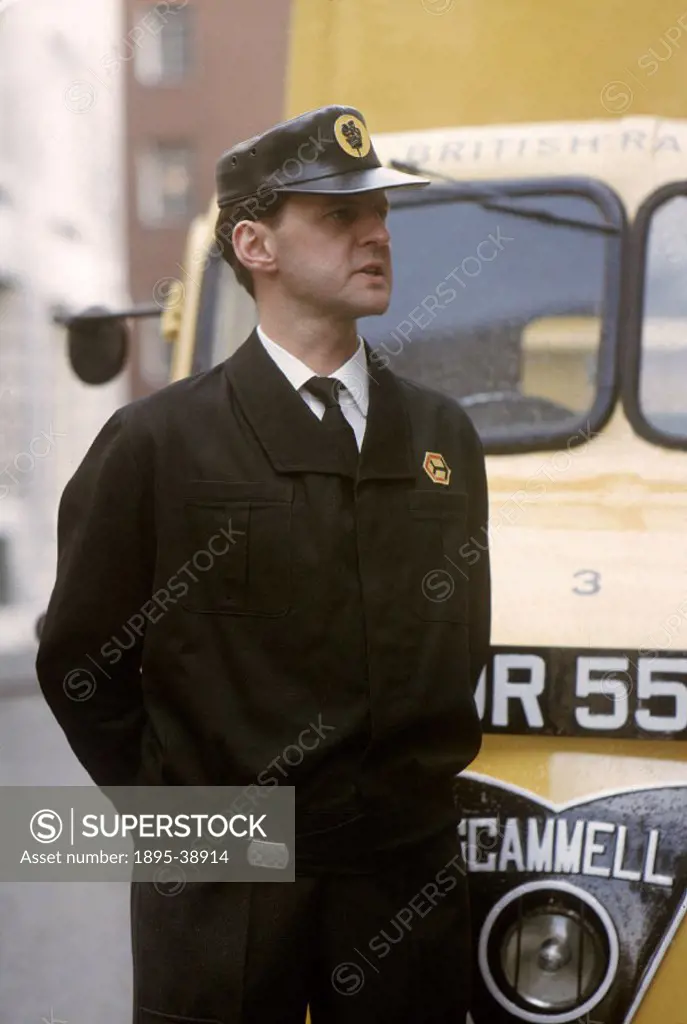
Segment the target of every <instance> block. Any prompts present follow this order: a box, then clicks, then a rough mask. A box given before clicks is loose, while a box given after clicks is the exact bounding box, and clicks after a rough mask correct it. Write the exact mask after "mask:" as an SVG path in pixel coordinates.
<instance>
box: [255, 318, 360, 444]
mask: <svg viewBox="0 0 687 1024" xmlns="http://www.w3.org/2000/svg"><path fill="white" fill-rule="evenodd" d="M257 332H258V337H259V338H260V341H261V342H262V344H263V346H264V347H265V349H266V351H267V352H268V354H269V355H270V356H271V357H272V359H273V360H274V361H275V363H276V364H277V366H278V367H279V369H280V370H281V371H282V373H283V374H284V375H285V377H286V378H287V380H289V381H290V383H291V384H292V385H293V387H294V388H295V389H296V391H297V392H298V394H299V395H300V396H301V398H302V399H303V401H304V402H305V403H306V405H307V406H308V407H309V408H310V409H312V411H313V412H314V413H315V415H316V416H317V418H318V419H320V420H321V419H322V417H323V416H324V410H325V406H324V403H323V402H322V401H321V399H319V398H316V397H315V395H311V394H310V392H309V391H306V390H305V389H304V388H303V385H304V384H305V383H307V381H309V380H310V378H311V377H313V376H318V377H319V376H321V374H316V373H315V371H314V370H312V369H311V368H310V367H309V366H308V365H307V364H306V363H304V362H303V361H302V360H301V359H298V358H297V357H296V356H294V355H292V354H291V352H287V350H286V349H285V348H282V346H281V345H278V344H277V343H276V341H272V339H271V338H268V337H267V335H266V334H265V332H264V331H263V329H262V328H261V327H260V325H259V324H258V327H257ZM328 376H329V377H332V378H335V379H336V380H340V381H341V383H342V384H345V386H346V388H347V389H348V390H347V391H346V392H343V393H342V394H341V395H340V396H339V398H340V406H341V412H342V413H343V414H344V416H345V417H346V419H347V420H348V422H349V423H350V425H351V427H352V428H353V433H354V434H355V440H356V443H357V445H358V451H360V449H361V448H362V446H363V437H364V436H365V422H366V420H367V409H368V405H369V399H370V382H369V380H368V372H367V358H366V355H365V346H364V345H363V339H362V338H361V337H360V336H358V347H357V349H356V350H355V352H354V354H353V355H352V356H351V358H350V359H347V360H346V362H345V363H344V364H343V366H340V367H339V369H338V370H334V372H333V373H330V374H328Z"/></svg>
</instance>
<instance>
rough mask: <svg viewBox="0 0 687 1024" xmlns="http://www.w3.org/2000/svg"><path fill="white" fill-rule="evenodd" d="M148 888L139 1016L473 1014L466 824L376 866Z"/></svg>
mask: <svg viewBox="0 0 687 1024" xmlns="http://www.w3.org/2000/svg"><path fill="white" fill-rule="evenodd" d="M137 884H138V886H139V887H140V896H139V898H138V900H137V901H136V900H135V901H134V904H135V905H136V904H137V912H138V913H139V914H140V913H141V911H142V910H144V914H143V917H142V919H141V920H140V921H139V923H138V925H135V926H134V933H133V934H134V959H135V990H136V993H135V998H136V1007H137V1009H136V1014H135V1017H134V1024H166V1022H167V1021H169V1024H175V1018H176V1021H178V1022H179V1024H182V1022H183V1024H195V1022H196V1021H198V1022H201V1021H202V1022H203V1024H206V1022H207V1024H209V1022H213V1024H214V1022H218V1024H305V1018H306V1007H307V1006H308V1005H309V1006H310V1013H311V1018H312V1024H349V1022H350V1024H353V1022H355V1024H373V1022H374V1024H387V1022H388V1024H464V1021H465V1015H466V1012H467V1010H468V1009H469V1002H470V974H471V960H472V953H471V934H470V924H469V905H468V893H467V879H466V876H465V868H464V862H463V860H462V857H461V854H460V850H459V846H458V840H457V837H456V831H455V827H453V828H452V829H451V830H450V832H448V833H444V834H443V835H441V836H438V837H435V838H434V839H432V840H428V841H425V842H423V843H422V844H420V845H417V846H415V847H412V848H407V849H405V850H403V851H402V852H396V853H394V854H390V855H389V856H388V862H387V864H386V867H385V869H384V870H383V871H378V872H376V873H374V874H357V875H354V874H347V875H342V874H336V875H334V874H332V875H330V874H321V875H319V876H316V877H308V876H302V877H297V878H296V881H295V882H294V883H276V882H262V883H226V884H217V885H215V884H214V883H204V884H203V883H201V884H196V885H195V886H188V887H187V890H191V891H192V890H195V894H192V892H191V891H188V892H187V890H184V891H182V892H181V893H179V894H178V895H177V896H174V897H164V896H160V895H159V893H157V892H156V891H155V890H154V889H153V887H152V885H149V884H146V883H137ZM200 890H203V892H202V893H201V892H200ZM189 900H191V901H192V902H193V904H194V906H193V909H192V913H191V916H190V917H189V915H188V912H189V911H190V910H191V906H190V904H189ZM151 901H152V902H151ZM160 901H166V903H165V904H163V905H160ZM155 902H157V904H158V914H157V915H156V914H154V913H153V914H152V915H151V911H153V909H154V907H153V904H154V903H155ZM184 904H186V907H184ZM156 918H157V920H156ZM151 925H152V927H151ZM179 1018H181V1021H179Z"/></svg>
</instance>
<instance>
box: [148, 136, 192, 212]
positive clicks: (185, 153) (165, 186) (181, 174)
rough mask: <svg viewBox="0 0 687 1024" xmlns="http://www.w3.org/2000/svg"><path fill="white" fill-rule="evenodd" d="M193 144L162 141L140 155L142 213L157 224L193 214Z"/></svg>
mask: <svg viewBox="0 0 687 1024" xmlns="http://www.w3.org/2000/svg"><path fill="white" fill-rule="evenodd" d="M191 160H192V153H191V148H190V146H187V145H183V144H180V143H169V142H158V143H155V144H153V145H152V146H150V147H149V148H148V149H146V150H145V151H144V152H142V153H141V154H140V156H139V159H138V167H137V176H138V217H139V220H140V221H141V223H143V224H149V225H154V226H159V225H166V224H175V223H179V222H184V221H186V220H187V219H188V218H189V217H190V216H191V215H192V212H193V211H192V194H191V178H192V175H191Z"/></svg>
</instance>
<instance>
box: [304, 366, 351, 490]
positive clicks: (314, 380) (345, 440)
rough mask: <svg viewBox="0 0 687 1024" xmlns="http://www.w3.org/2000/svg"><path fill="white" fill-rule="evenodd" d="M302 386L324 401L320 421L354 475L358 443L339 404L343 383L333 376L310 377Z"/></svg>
mask: <svg viewBox="0 0 687 1024" xmlns="http://www.w3.org/2000/svg"><path fill="white" fill-rule="evenodd" d="M303 387H304V388H305V389H306V391H309V392H310V393H311V394H312V395H314V396H315V397H316V398H319V399H320V401H321V402H323V403H324V416H323V417H322V423H323V425H324V427H325V428H326V429H327V430H328V431H329V432H330V434H331V435H332V437H333V438H334V440H335V442H336V443H337V444H338V445H339V448H340V449H341V451H342V452H343V455H344V458H345V460H346V462H345V464H346V467H347V469H349V470H350V472H351V473H352V474H353V476H355V475H356V473H357V468H358V456H359V452H358V444H357V442H356V439H355V433H354V431H353V427H352V426H351V425H350V423H349V422H348V420H347V419H346V417H345V416H344V414H343V412H342V411H341V406H340V404H339V396H340V395H341V393H342V392H344V391H345V392H347V389H346V386H345V384H342V383H341V381H340V380H336V379H335V378H334V377H311V378H310V380H308V381H306V383H305V384H304V385H303ZM347 393H348V392H347Z"/></svg>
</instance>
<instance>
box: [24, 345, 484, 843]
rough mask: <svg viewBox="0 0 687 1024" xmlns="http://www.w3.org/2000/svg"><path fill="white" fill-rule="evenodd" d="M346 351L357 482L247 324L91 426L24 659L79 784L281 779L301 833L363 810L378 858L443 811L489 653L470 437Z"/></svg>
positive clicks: (440, 404)
mask: <svg viewBox="0 0 687 1024" xmlns="http://www.w3.org/2000/svg"><path fill="white" fill-rule="evenodd" d="M366 352H367V355H368V367H369V373H370V402H369V412H368V419H367V427H366V433H365V438H364V444H363V447H362V451H361V455H360V461H359V468H358V475H357V480H354V478H353V476H352V475H351V474H350V473H349V472H348V471H347V470H346V468H345V463H344V462H343V461H340V458H341V457H340V455H339V453H338V450H337V449H335V448H334V447H331V441H330V440H329V439H328V437H327V435H326V432H325V431H324V429H323V425H322V423H321V422H320V421H319V420H318V418H317V417H316V416H315V415H314V413H312V412H311V411H310V409H309V408H308V407H307V406H306V404H305V403H304V401H303V399H302V398H301V396H300V395H299V394H298V393H297V392H296V391H295V389H294V388H293V386H292V385H291V384H290V382H289V381H288V380H287V378H286V377H285V376H284V375H283V374H282V372H281V371H280V369H279V368H278V367H277V366H276V364H275V363H274V362H273V361H272V359H271V358H270V356H269V355H268V353H267V352H266V351H265V350H264V348H263V346H262V344H261V343H260V340H259V338H258V337H257V334H256V333H255V332H254V333H253V334H252V335H251V336H250V337H249V338H248V339H247V341H246V342H244V343H243V345H242V346H241V347H240V348H239V349H238V350H237V351H236V352H235V353H234V354H233V355H232V356H231V357H230V358H229V359H227V360H226V361H225V362H224V363H222V364H220V365H218V366H216V367H214V368H213V369H211V370H210V371H208V372H205V373H200V374H198V375H196V376H194V377H191V378H189V379H186V380H183V381H180V382H178V383H175V384H172V385H170V386H169V387H166V388H164V389H163V390H162V391H160V392H158V393H156V394H154V395H152V396H150V397H147V398H144V399H142V400H139V401H136V402H133V403H131V404H130V405H128V406H126V407H124V408H122V409H120V410H119V411H118V412H116V413H115V414H114V415H113V416H112V417H111V418H110V419H109V420H108V422H107V423H106V424H105V426H104V427H103V428H102V430H101V431H100V433H99V434H98V436H97V438H96V440H95V441H94V443H93V444H92V446H91V448H90V449H89V451H88V453H87V455H86V457H85V458H84V460H83V462H82V464H81V465H80V466H79V468H78V469H77V471H76V473H75V474H74V476H73V477H72V479H71V480H70V481H69V483H68V485H67V487H66V488H65V491H64V494H63V497H62V501H61V505H60V511H59V523H58V546H59V557H58V570H57V581H56V584H55V588H54V591H53V594H52V597H51V600H50V604H49V607H48V610H47V616H46V619H45V624H44V628H43V632H42V638H41V643H40V647H39V652H38V659H37V672H38V679H39V683H40V686H41V688H42V690H43V693H44V695H45V697H46V699H47V701H48V703H49V705H50V706H51V708H52V710H53V712H54V714H55V716H56V717H57V719H58V721H59V722H60V724H61V725H62V727H63V729H64V731H65V733H66V736H67V738H68V740H69V743H70V744H71V746H72V748H73V750H74V752H75V754H76V756H77V757H78V758H79V760H80V761H81V763H82V764H83V765H84V767H85V768H86V770H87V771H88V772H89V773H90V775H91V777H92V778H93V780H94V781H95V782H96V784H98V785H100V786H117V785H128V784H141V785H156V784H171V785H203V784H208V785H241V786H243V785H246V784H249V783H257V784H258V785H275V784H283V785H289V786H291V785H293V786H295V787H296V807H297V831H298V822H299V820H300V819H299V815H301V814H302V815H305V816H306V818H307V815H309V814H314V815H315V816H316V814H317V813H320V812H328V813H329V814H330V815H334V816H336V815H337V814H339V813H341V814H343V815H345V814H348V813H351V809H353V810H356V809H357V810H362V811H363V814H364V816H365V820H367V821H368V822H369V825H370V829H371V831H370V833H369V840H370V842H371V843H372V844H373V845H375V846H377V847H379V848H382V849H383V848H384V847H385V846H394V845H396V844H398V843H403V842H406V841H409V840H413V839H415V838H417V837H421V836H423V835H426V834H429V833H431V832H434V831H437V830H438V829H440V828H441V827H443V826H444V825H445V824H446V822H448V821H449V820H450V819H451V818H453V816H454V815H455V810H454V807H453V796H452V780H453V776H454V774H455V773H456V772H459V771H461V770H462V769H464V768H465V767H466V766H467V765H468V764H469V763H470V762H471V761H472V759H473V758H474V757H475V755H476V754H477V752H478V750H479V747H480V742H481V729H480V724H479V719H478V716H477V712H476V709H475V704H474V700H473V693H474V690H475V687H476V684H477V680H478V677H479V674H480V671H481V669H482V666H483V665H484V663H485V660H486V657H487V650H488V642H489V622H490V592H489V563H488V555H487V553H486V552H485V551H483V550H482V549H483V548H484V547H485V545H484V541H483V538H484V536H485V535H486V523H487V492H486V482H485V472H484V460H483V455H482V449H481V445H480V442H479V439H478V437H477V434H476V432H475V429H474V427H473V426H472V424H471V422H470V420H469V418H468V417H467V415H466V414H465V413H464V411H463V410H462V409H461V408H460V407H459V406H458V405H457V404H456V403H455V402H454V401H453V400H451V399H450V398H449V397H448V396H446V395H442V394H441V393H440V392H438V391H434V390H431V389H429V388H427V387H424V386H421V385H418V384H415V383H412V382H411V381H408V380H405V379H403V378H401V377H398V376H396V375H395V374H394V373H393V372H392V371H391V370H389V369H382V368H379V367H376V366H375V365H374V358H371V352H370V349H369V347H368V346H367V344H366ZM426 453H434V456H439V459H438V460H437V458H436V457H433V456H432V455H431V454H430V456H429V459H430V461H431V462H432V464H433V465H436V464H437V462H439V464H440V463H441V459H440V457H441V456H443V459H444V461H445V466H446V467H448V470H450V475H449V476H448V483H442V482H435V480H433V479H432V478H431V477H430V476H429V475H428V474H427V472H426V471H425V470H424V469H423V463H424V462H425V459H426ZM442 472H443V474H444V476H446V471H445V470H442ZM439 475H441V474H439ZM82 696H87V697H88V699H81V697H82ZM304 820H305V819H304Z"/></svg>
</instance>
